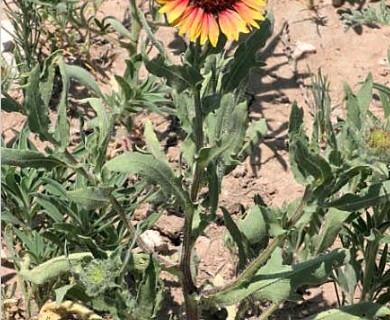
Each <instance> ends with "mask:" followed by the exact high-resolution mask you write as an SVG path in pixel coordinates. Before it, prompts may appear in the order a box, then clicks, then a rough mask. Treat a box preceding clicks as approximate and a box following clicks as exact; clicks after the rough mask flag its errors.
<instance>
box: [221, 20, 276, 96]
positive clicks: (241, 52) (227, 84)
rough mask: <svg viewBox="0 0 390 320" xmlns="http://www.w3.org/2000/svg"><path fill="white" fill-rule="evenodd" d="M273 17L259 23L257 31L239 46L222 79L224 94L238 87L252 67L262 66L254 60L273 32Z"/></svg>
mask: <svg viewBox="0 0 390 320" xmlns="http://www.w3.org/2000/svg"><path fill="white" fill-rule="evenodd" d="M272 20H273V17H272V16H269V17H268V18H267V19H266V20H265V21H263V22H262V23H261V27H260V29H259V30H256V31H255V32H254V33H253V34H252V35H251V36H250V37H249V38H248V39H247V40H246V41H244V42H243V43H242V44H240V45H239V46H238V48H237V50H236V52H235V54H234V59H233V60H232V61H233V62H232V64H231V65H230V68H229V72H228V73H226V74H225V76H224V77H223V79H222V86H223V88H224V90H225V92H231V91H233V90H234V89H235V88H237V87H239V86H240V84H241V82H242V81H243V80H245V79H246V78H247V77H248V76H249V72H250V70H251V69H252V68H254V67H259V66H262V65H263V64H262V63H260V62H258V61H257V60H256V54H257V52H258V50H259V49H260V48H262V47H264V45H265V43H266V41H267V40H268V38H269V37H270V36H271V35H272V31H273V21H272Z"/></svg>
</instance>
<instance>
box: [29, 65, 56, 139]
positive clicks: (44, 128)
mask: <svg viewBox="0 0 390 320" xmlns="http://www.w3.org/2000/svg"><path fill="white" fill-rule="evenodd" d="M39 84H40V69H39V65H36V66H35V67H34V68H33V69H32V70H31V72H30V77H29V79H28V86H27V88H26V101H25V106H26V109H27V110H28V125H29V128H30V130H31V132H34V133H37V134H38V135H39V138H40V139H41V140H42V141H47V140H51V141H52V140H54V139H53V137H52V135H51V134H50V133H49V128H50V119H49V108H48V106H47V105H46V104H45V103H44V101H43V99H42V97H41V91H40V88H39Z"/></svg>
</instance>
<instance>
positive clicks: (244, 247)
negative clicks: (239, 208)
mask: <svg viewBox="0 0 390 320" xmlns="http://www.w3.org/2000/svg"><path fill="white" fill-rule="evenodd" d="M221 210H222V212H223V218H224V220H225V226H226V228H227V229H228V231H229V234H230V235H231V237H232V238H233V240H234V242H235V243H236V244H237V247H238V256H239V264H238V269H239V270H241V269H242V268H243V267H244V266H245V264H246V263H247V261H248V259H249V258H250V257H252V252H251V249H250V243H249V241H248V239H246V237H245V236H244V235H243V234H242V233H241V231H240V229H239V228H238V227H237V225H236V224H235V223H234V221H233V219H232V218H231V217H230V213H229V212H228V211H227V210H226V209H225V208H223V207H221Z"/></svg>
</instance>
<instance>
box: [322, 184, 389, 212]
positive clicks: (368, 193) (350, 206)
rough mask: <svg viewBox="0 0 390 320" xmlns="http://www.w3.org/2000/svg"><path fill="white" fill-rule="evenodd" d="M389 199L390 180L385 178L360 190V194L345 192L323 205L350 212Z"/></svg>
mask: <svg viewBox="0 0 390 320" xmlns="http://www.w3.org/2000/svg"><path fill="white" fill-rule="evenodd" d="M389 200H390V180H387V181H384V182H381V183H375V184H373V185H371V186H369V187H367V188H365V189H363V190H361V192H360V195H356V194H351V193H347V194H345V195H343V196H342V197H341V198H339V199H337V200H335V201H332V202H330V203H328V204H325V206H326V207H334V208H337V209H339V210H343V211H350V212H352V211H357V210H361V209H365V208H369V207H372V206H375V205H379V204H380V203H381V202H382V201H389Z"/></svg>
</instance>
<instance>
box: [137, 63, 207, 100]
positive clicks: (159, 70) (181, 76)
mask: <svg viewBox="0 0 390 320" xmlns="http://www.w3.org/2000/svg"><path fill="white" fill-rule="evenodd" d="M145 66H146V68H147V69H148V71H149V72H150V73H152V74H154V75H156V76H158V77H164V78H166V79H167V82H168V85H169V86H171V87H172V88H173V89H175V90H176V91H177V92H178V93H181V92H183V91H184V90H185V89H191V88H193V87H195V86H196V85H197V84H198V83H199V82H200V81H202V79H203V77H202V76H201V74H200V73H199V72H198V71H197V70H195V69H194V68H193V67H192V66H190V65H188V64H184V65H181V66H180V65H173V64H168V63H167V62H166V61H165V60H164V58H163V57H162V56H158V57H156V58H154V59H152V60H150V61H146V63H145Z"/></svg>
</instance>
